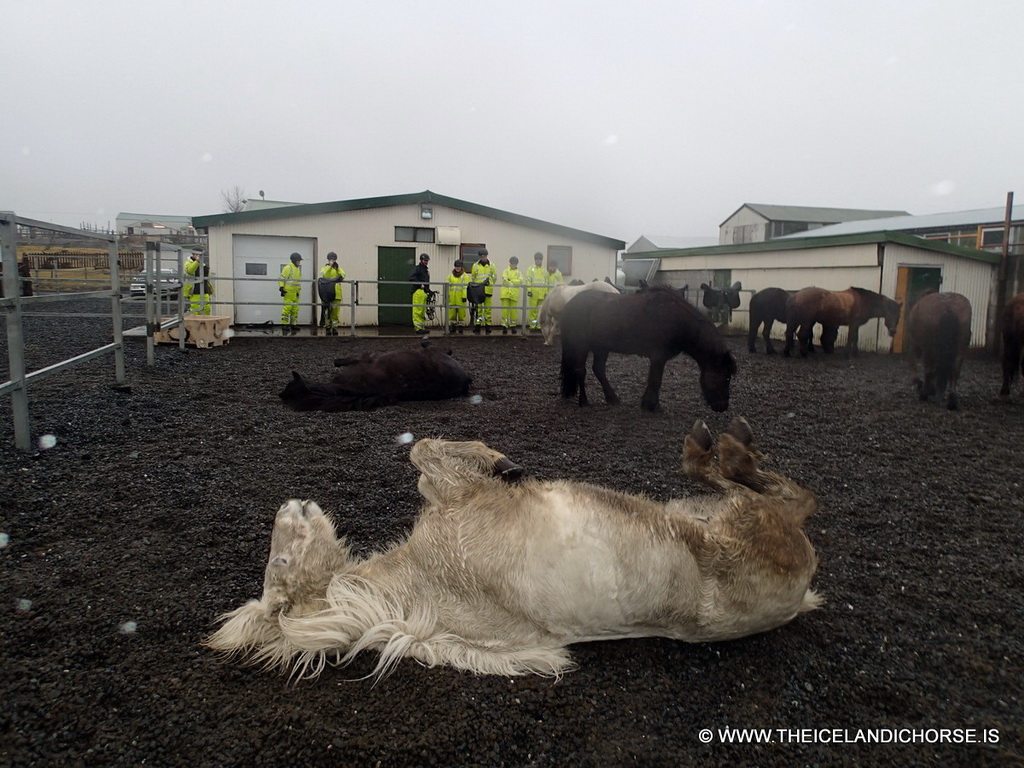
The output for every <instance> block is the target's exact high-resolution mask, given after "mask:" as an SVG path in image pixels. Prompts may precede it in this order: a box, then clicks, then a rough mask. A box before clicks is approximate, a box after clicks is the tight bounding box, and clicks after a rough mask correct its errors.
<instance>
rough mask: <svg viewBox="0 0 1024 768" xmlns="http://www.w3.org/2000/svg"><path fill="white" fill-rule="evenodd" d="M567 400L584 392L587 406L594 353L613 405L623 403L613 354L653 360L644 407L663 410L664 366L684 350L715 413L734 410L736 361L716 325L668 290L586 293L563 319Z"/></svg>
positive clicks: (597, 373)
mask: <svg viewBox="0 0 1024 768" xmlns="http://www.w3.org/2000/svg"><path fill="white" fill-rule="evenodd" d="M561 328H562V397H565V398H570V397H572V396H574V395H576V394H577V393H578V394H579V403H580V405H587V393H586V389H585V388H584V380H585V378H586V375H587V357H588V356H589V355H590V353H591V352H593V354H594V363H593V370H594V375H595V376H596V377H597V380H598V381H599V382H601V387H602V389H603V390H604V397H605V400H606V401H607V402H608V404H609V405H615V404H617V403H618V402H619V398H618V395H616V394H615V390H614V389H612V386H611V384H609V383H608V378H607V376H606V375H605V364H606V363H607V361H608V354H609V353H611V352H618V353H621V354H626V355H639V356H641V357H646V358H648V359H649V360H650V361H651V365H650V369H649V371H648V374H647V389H646V390H645V391H644V396H643V399H642V400H641V401H640V407H641V409H643V410H645V411H651V412H655V411H659V410H661V406H660V405H659V403H658V393H659V391H660V390H661V379H662V376H663V374H664V372H665V363H667V362H668V361H669V360H671V359H672V358H673V357H675V356H676V355H678V354H679V353H680V352H685V353H686V354H688V355H689V356H690V357H692V358H693V359H694V360H696V361H697V365H699V366H700V388H701V392H702V393H703V394H704V399H705V400H706V401H707V403H708V405H710V406H711V408H712V410H715V411H724V410H725V409H726V408H728V407H729V383H730V382H731V380H732V377H733V376H734V375H735V374H736V361H735V360H734V359H733V356H732V353H731V352H730V351H729V347H728V346H727V345H726V343H725V339H724V338H723V337H722V334H721V333H720V332H719V331H718V329H717V328H715V325H714V323H712V322H711V321H710V320H708V319H707V318H706V317H704V315H702V314H701V313H700V310H698V309H697V308H696V307H694V306H693V305H692V304H690V303H689V302H687V301H686V300H685V299H683V297H682V295H681V294H680V292H679V291H676V290H673V289H672V288H667V287H654V288H648V289H647V290H645V291H642V292H640V293H634V294H628V295H622V294H614V293H602V292H598V291H584V292H582V293H580V294H579V295H578V296H576V297H575V298H574V299H573V300H572V301H570V302H569V303H568V304H567V305H566V307H565V310H564V311H563V312H562V317H561Z"/></svg>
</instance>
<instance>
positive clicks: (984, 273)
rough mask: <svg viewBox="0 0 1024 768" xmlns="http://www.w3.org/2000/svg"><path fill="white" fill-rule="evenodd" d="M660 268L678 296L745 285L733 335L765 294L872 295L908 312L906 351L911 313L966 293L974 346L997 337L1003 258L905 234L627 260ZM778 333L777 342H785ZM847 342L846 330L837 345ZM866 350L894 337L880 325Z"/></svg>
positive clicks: (898, 343) (866, 340)
mask: <svg viewBox="0 0 1024 768" xmlns="http://www.w3.org/2000/svg"><path fill="white" fill-rule="evenodd" d="M645 257H647V258H650V257H657V258H659V259H660V260H661V264H660V269H659V271H658V275H657V279H658V281H659V282H661V283H665V284H669V285H672V286H674V287H676V288H682V287H683V286H687V285H688V286H689V287H690V288H691V289H695V288H696V287H697V286H699V285H700V284H701V283H708V284H710V285H715V286H721V285H730V284H731V283H733V282H735V281H740V282H742V284H743V291H742V294H741V304H740V307H739V309H738V310H737V311H736V312H735V313H734V314H733V316H732V319H731V321H730V329H731V330H734V331H743V332H746V330H747V328H748V327H749V326H748V308H749V305H750V297H751V295H753V293H754V292H756V291H759V290H761V289H763V288H769V287H777V288H784V289H786V290H798V289H800V288H805V287H807V286H811V285H816V286H818V287H820V288H828V289H829V290H844V289H846V288H849V287H851V286H857V287H859V288H868V289H870V290H873V291H878V292H879V293H882V294H884V295H886V296H889V297H891V298H895V299H897V300H899V301H902V302H903V306H904V310H903V314H902V317H901V320H900V327H899V331H898V333H897V336H896V339H895V340H894V343H893V344H892V351H894V352H902V351H903V328H904V325H905V322H904V321H905V318H906V314H907V311H908V309H909V307H910V306H912V305H913V303H914V302H915V301H916V300H917V298H918V297H919V296H920V295H921V294H922V293H923V292H924V291H926V290H928V289H930V288H935V289H938V290H940V291H944V292H956V293H962V294H963V295H964V296H966V297H967V299H968V300H969V301H970V302H971V306H972V308H973V309H974V319H973V323H972V327H971V330H972V341H971V344H972V346H974V347H984V346H985V345H986V343H987V341H988V340H989V339H990V337H991V334H992V333H994V327H993V323H994V320H995V318H994V306H995V288H996V278H997V274H996V273H997V271H998V266H999V261H1000V257H999V256H998V255H997V254H993V253H988V252H986V251H978V250H973V249H968V248H960V247H958V246H954V245H950V244H948V243H943V242H936V241H930V240H924V239H922V238H919V237H915V236H913V235H907V234H903V233H900V232H867V233H859V234H855V235H842V236H833V237H803V238H799V239H787V240H773V241H768V242H762V243H746V244H743V245H719V246H714V247H711V248H690V249H684V250H678V251H664V250H659V251H656V252H652V253H647V254H642V253H635V254H626V256H625V258H626V259H627V260H629V259H633V258H645ZM784 331H785V329H784V328H782V327H780V325H779V324H778V323H776V325H775V329H774V332H773V336H775V337H777V338H780V339H781V338H783V332H784ZM845 342H846V329H845V328H843V329H841V331H840V334H839V340H838V344H839V345H842V344H845ZM859 344H860V348H861V349H863V350H873V351H879V352H888V351H889V350H890V340H889V335H888V333H887V332H886V331H885V328H884V326H883V325H882V323H881V321H879V320H870V321H868V323H867V324H866V325H865V326H864V327H862V329H861V332H860V342H859Z"/></svg>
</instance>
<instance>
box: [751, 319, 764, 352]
mask: <svg viewBox="0 0 1024 768" xmlns="http://www.w3.org/2000/svg"><path fill="white" fill-rule="evenodd" d="M749 322H750V328H749V329H748V330H747V350H748V351H749V352H750V353H751V354H753V353H754V352H757V346H756V345H755V344H754V341H755V340H756V339H757V327H758V326H759V325H760V324H761V323H760V321H758V322H756V323H755V322H754V318H750V321H749ZM766 351H767V350H766Z"/></svg>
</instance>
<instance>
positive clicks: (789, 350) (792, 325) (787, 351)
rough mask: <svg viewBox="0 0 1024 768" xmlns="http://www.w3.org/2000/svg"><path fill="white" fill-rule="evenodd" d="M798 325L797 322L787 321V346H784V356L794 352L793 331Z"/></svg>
mask: <svg viewBox="0 0 1024 768" xmlns="http://www.w3.org/2000/svg"><path fill="white" fill-rule="evenodd" d="M797 325H798V324H797V323H793V322H790V321H788V320H787V321H786V346H785V347H783V348H782V356H783V357H789V356H790V355H791V354H792V353H793V332H794V331H795V330H796V327H797Z"/></svg>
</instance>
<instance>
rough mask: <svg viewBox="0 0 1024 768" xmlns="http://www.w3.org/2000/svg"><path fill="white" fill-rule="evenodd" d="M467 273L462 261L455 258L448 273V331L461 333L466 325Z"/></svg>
mask: <svg viewBox="0 0 1024 768" xmlns="http://www.w3.org/2000/svg"><path fill="white" fill-rule="evenodd" d="M468 284H469V273H468V272H466V270H465V267H464V265H463V263H462V262H461V261H459V260H456V261H455V263H454V264H453V265H452V273H451V274H450V275H448V333H462V329H463V328H464V327H465V325H466V286H467V285H468Z"/></svg>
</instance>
